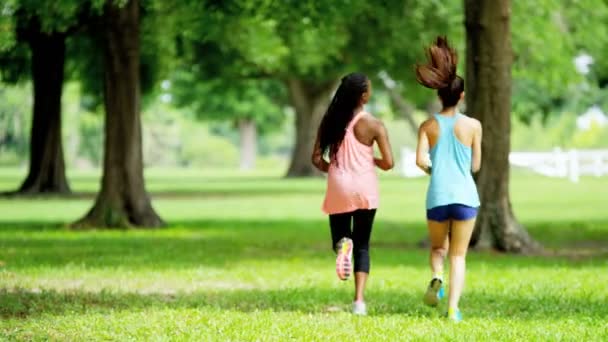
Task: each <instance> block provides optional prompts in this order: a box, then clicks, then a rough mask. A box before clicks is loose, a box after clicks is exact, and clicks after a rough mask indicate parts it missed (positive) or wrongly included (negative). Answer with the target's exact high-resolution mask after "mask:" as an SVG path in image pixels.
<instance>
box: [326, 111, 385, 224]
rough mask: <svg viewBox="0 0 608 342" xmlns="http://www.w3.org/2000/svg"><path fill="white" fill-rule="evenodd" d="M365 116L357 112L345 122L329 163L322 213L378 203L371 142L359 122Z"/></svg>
mask: <svg viewBox="0 0 608 342" xmlns="http://www.w3.org/2000/svg"><path fill="white" fill-rule="evenodd" d="M365 115H366V113H365V112H360V113H358V114H357V115H356V116H355V117H354V118H353V119H352V121H351V122H350V123H349V125H348V127H347V129H346V134H345V136H344V140H343V142H342V145H341V146H340V149H339V150H338V152H337V154H336V160H335V161H333V162H331V163H330V165H329V170H328V177H327V192H326V197H325V201H324V204H323V210H324V211H325V212H326V213H340V212H349V211H353V210H356V209H368V208H377V206H378V200H379V198H378V179H377V176H376V166H375V163H374V151H373V147H372V144H369V145H368V144H366V143H367V141H365V140H366V139H365V138H364V135H365V136H367V135H369V134H368V133H367V131H369V128H368V127H366V123H365V122H360V121H362V119H363V117H364V116H365ZM355 126H358V127H357V128H359V130H358V131H360V135H359V137H357V134H356V133H355ZM361 133H363V134H361ZM360 139H361V140H363V141H361V140H360ZM371 143H373V140H372V142H371Z"/></svg>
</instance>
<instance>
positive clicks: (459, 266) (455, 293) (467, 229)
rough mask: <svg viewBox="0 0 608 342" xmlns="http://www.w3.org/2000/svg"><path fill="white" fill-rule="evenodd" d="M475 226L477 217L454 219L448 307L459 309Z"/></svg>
mask: <svg viewBox="0 0 608 342" xmlns="http://www.w3.org/2000/svg"><path fill="white" fill-rule="evenodd" d="M474 227H475V217H473V218H472V219H468V220H464V221H457V220H453V221H452V229H451V234H450V251H449V254H450V294H449V296H448V308H449V309H450V310H453V311H458V301H459V300H460V295H461V294H462V290H463V288H464V278H465V269H466V260H465V258H466V255H467V249H468V247H469V242H470V240H471V234H472V233H473V228H474Z"/></svg>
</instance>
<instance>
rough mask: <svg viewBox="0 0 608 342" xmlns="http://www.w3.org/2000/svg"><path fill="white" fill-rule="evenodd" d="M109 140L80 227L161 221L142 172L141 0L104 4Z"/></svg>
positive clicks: (146, 224)
mask: <svg viewBox="0 0 608 342" xmlns="http://www.w3.org/2000/svg"><path fill="white" fill-rule="evenodd" d="M103 18H104V21H105V25H104V40H103V49H104V104H105V109H106V118H105V145H104V148H105V149H104V163H103V177H102V181H101V190H100V192H99V193H98V195H97V199H96V201H95V204H94V206H93V208H92V209H91V210H90V211H89V212H88V214H87V215H86V216H85V217H84V218H83V219H81V220H80V221H78V222H76V223H75V226H76V227H79V228H80V227H131V226H138V227H159V226H161V225H163V222H162V220H161V219H160V217H159V216H158V215H157V214H156V212H155V211H154V209H153V208H152V204H151V201H150V198H149V196H148V193H147V192H146V189H145V184H144V177H143V156H142V132H141V117H140V80H139V61H140V50H139V49H140V44H139V1H137V0H131V1H129V2H128V3H127V4H126V5H124V6H123V7H118V5H114V2H108V3H107V4H106V6H105V8H104V14H103Z"/></svg>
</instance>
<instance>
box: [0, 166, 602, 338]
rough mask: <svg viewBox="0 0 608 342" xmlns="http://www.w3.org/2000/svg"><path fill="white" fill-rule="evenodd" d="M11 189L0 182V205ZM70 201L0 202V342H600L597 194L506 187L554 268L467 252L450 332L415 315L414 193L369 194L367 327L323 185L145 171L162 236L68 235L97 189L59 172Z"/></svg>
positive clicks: (587, 185) (570, 188)
mask: <svg viewBox="0 0 608 342" xmlns="http://www.w3.org/2000/svg"><path fill="white" fill-rule="evenodd" d="M21 176H22V175H21V174H20V173H19V172H18V170H0V186H1V187H0V190H2V189H5V190H10V189H11V188H14V187H15V186H16V185H17V184H18V182H19V180H20V177H21ZM70 176H71V180H72V186H73V188H74V190H75V191H77V192H79V193H80V194H79V195H78V196H74V197H71V198H68V199H61V198H50V199H41V198H30V199H0V265H2V266H0V318H1V321H0V340H59V341H65V340H69V341H90V340H118V341H125V340H175V341H182V340H196V341H201V340H217V341H249V340H263V341H267V340H269V341H273V340H274V341H284V340H302V341H321V340H322V341H325V340H390V341H395V340H466V341H471V340H491V341H494V340H504V341H514V340H521V341H545V340H568V341H569V340H581V341H594V340H596V341H602V340H607V339H608V326H607V323H606V322H607V321H606V317H608V305H607V304H606V303H608V287H606V285H605V284H606V283H608V273H607V272H606V270H607V268H608V261H607V260H608V253H607V252H606V247H608V210H606V208H607V207H608V196H606V195H607V189H608V180H607V179H605V178H603V179H602V178H598V179H596V178H584V179H582V180H581V182H580V183H579V184H571V183H569V182H567V181H564V180H556V179H548V178H541V177H537V176H531V175H528V174H525V173H515V175H514V176H513V181H512V186H511V192H512V200H513V206H514V209H515V212H516V214H517V216H518V218H519V219H520V221H521V222H522V223H523V224H524V225H525V226H526V227H527V228H528V229H529V230H530V232H531V233H532V235H533V236H534V238H536V239H537V240H539V241H540V242H542V243H543V245H545V246H546V247H547V248H548V250H549V251H555V252H556V253H555V254H556V255H554V256H548V255H543V256H511V255H504V254H497V253H492V252H472V253H471V254H470V256H469V263H468V275H467V277H468V278H467V281H468V286H467V289H466V291H465V294H464V297H463V299H462V302H461V307H462V310H463V314H464V315H465V321H464V322H463V323H462V324H459V325H452V324H449V323H448V322H446V321H444V319H442V317H441V310H439V311H438V310H434V309H430V308H426V307H424V306H423V305H422V304H421V295H422V292H423V290H424V287H425V285H426V282H427V281H428V276H429V270H428V268H427V252H426V251H425V250H422V249H418V248H417V247H416V243H417V242H418V241H419V240H421V239H422V238H424V236H425V234H426V228H425V224H424V211H423V199H424V191H425V187H426V183H425V180H424V179H415V180H412V179H402V178H398V177H395V176H388V177H384V178H383V179H382V184H381V186H382V196H383V197H382V203H381V209H380V210H379V212H378V215H377V223H376V225H375V226H374V232H373V236H372V252H371V253H372V273H371V277H370V282H369V287H368V292H367V300H368V305H369V310H370V315H369V316H368V317H353V316H352V315H351V314H349V312H348V310H349V304H350V301H351V296H352V283H351V282H340V281H338V280H337V278H336V277H335V274H334V270H333V262H334V260H333V255H332V253H331V251H330V241H329V232H328V228H327V222H326V221H327V219H326V218H325V217H324V216H323V215H322V213H321V212H320V209H319V207H320V203H321V200H322V196H323V188H324V183H323V181H322V180H320V179H316V180H282V179H278V178H277V176H278V174H274V175H273V174H267V173H257V174H247V175H242V174H238V173H235V172H217V171H216V172H211V171H207V172H204V173H199V172H197V171H171V172H166V171H165V172H164V171H161V170H152V171H150V172H148V182H147V184H148V188H149V189H150V190H151V191H152V192H153V194H154V196H153V197H154V205H155V207H156V208H157V210H158V211H159V213H160V214H161V215H162V216H163V218H164V219H166V220H167V221H168V222H169V227H167V228H166V229H162V230H153V231H138V230H129V231H87V232H72V231H69V230H68V229H67V228H66V226H67V224H68V223H69V222H71V221H73V220H75V219H76V218H78V217H79V216H80V215H82V214H84V212H85V211H86V210H87V209H88V208H89V206H90V205H91V204H92V200H93V196H94V195H93V194H92V192H93V191H94V190H95V189H96V188H97V182H98V176H97V175H96V174H89V173H80V174H78V173H71V174H70Z"/></svg>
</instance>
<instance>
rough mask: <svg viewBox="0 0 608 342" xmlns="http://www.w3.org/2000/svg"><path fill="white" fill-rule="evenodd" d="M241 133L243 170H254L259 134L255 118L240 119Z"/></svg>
mask: <svg viewBox="0 0 608 342" xmlns="http://www.w3.org/2000/svg"><path fill="white" fill-rule="evenodd" d="M239 135H240V140H241V141H240V144H241V170H244V171H247V170H253V169H254V168H255V160H256V157H257V153H258V147H257V144H258V136H257V135H258V134H257V127H256V124H255V120H253V119H250V118H249V119H240V120H239Z"/></svg>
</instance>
